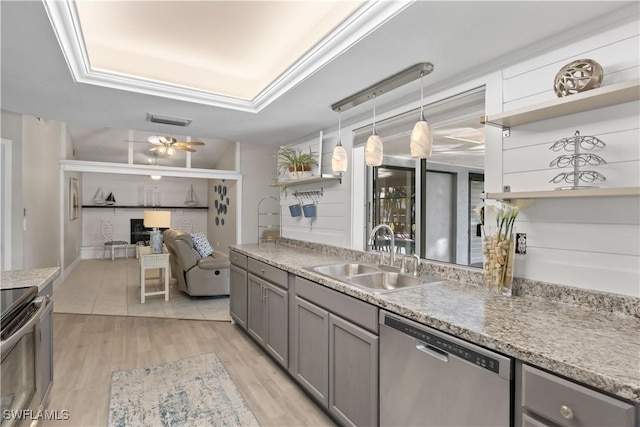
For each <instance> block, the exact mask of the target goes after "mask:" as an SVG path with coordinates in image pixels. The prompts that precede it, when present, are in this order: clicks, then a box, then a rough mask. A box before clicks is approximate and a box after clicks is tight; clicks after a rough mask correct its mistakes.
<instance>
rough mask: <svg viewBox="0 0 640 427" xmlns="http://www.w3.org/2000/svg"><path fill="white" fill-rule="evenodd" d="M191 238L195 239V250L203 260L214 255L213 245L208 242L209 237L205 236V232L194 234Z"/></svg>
mask: <svg viewBox="0 0 640 427" xmlns="http://www.w3.org/2000/svg"><path fill="white" fill-rule="evenodd" d="M191 238H192V239H193V249H195V250H196V252H198V253H199V254H200V256H201V257H202V258H206V257H208V256H209V255H211V254H213V248H212V247H211V244H209V240H207V236H205V235H204V233H203V232H201V231H198V232H197V233H193V234H192V235H191Z"/></svg>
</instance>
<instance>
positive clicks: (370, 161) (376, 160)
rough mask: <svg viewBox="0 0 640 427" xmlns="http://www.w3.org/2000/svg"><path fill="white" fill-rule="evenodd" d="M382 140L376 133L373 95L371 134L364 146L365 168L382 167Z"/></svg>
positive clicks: (374, 97)
mask: <svg viewBox="0 0 640 427" xmlns="http://www.w3.org/2000/svg"><path fill="white" fill-rule="evenodd" d="M382 155H383V153H382V140H381V139H380V136H378V134H377V133H376V95H375V93H374V94H373V132H372V134H371V136H370V137H369V139H367V143H366V144H365V146H364V162H365V163H366V164H367V166H380V165H382Z"/></svg>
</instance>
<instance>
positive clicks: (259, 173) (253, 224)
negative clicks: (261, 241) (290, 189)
mask: <svg viewBox="0 0 640 427" xmlns="http://www.w3.org/2000/svg"><path fill="white" fill-rule="evenodd" d="M275 153H276V149H275V148H274V147H273V146H259V145H252V144H240V154H239V165H240V166H239V171H240V173H241V174H242V200H241V226H240V228H241V233H242V234H241V238H240V241H238V243H257V242H258V203H260V200H262V199H263V198H265V197H270V196H273V197H276V198H277V197H278V192H279V190H278V188H277V187H272V186H270V185H269V183H270V182H271V181H273V180H274V179H275V172H276V159H275V157H274V155H275Z"/></svg>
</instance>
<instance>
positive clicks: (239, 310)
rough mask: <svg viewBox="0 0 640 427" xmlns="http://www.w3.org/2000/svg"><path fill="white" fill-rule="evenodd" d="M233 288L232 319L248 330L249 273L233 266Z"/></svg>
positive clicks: (231, 295)
mask: <svg viewBox="0 0 640 427" xmlns="http://www.w3.org/2000/svg"><path fill="white" fill-rule="evenodd" d="M230 271H231V282H230V284H231V286H230V288H229V306H230V307H229V311H230V313H231V317H232V318H233V320H235V322H236V323H237V324H238V325H239V326H240V327H241V328H242V329H246V328H247V271H246V270H243V269H242V268H240V267H237V266H235V265H234V264H231V268H230Z"/></svg>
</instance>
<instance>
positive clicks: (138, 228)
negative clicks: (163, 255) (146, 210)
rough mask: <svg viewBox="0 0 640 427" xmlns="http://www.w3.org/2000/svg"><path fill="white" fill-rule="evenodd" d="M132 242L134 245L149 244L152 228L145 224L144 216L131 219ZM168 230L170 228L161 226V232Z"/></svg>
mask: <svg viewBox="0 0 640 427" xmlns="http://www.w3.org/2000/svg"><path fill="white" fill-rule="evenodd" d="M130 221H131V240H130V242H131V244H132V245H136V244H138V245H145V246H149V232H150V231H151V230H152V229H151V228H149V227H145V226H144V222H143V220H142V218H140V219H134V218H132V219H131V220H130ZM164 230H168V228H161V229H160V232H163V231H164Z"/></svg>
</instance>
